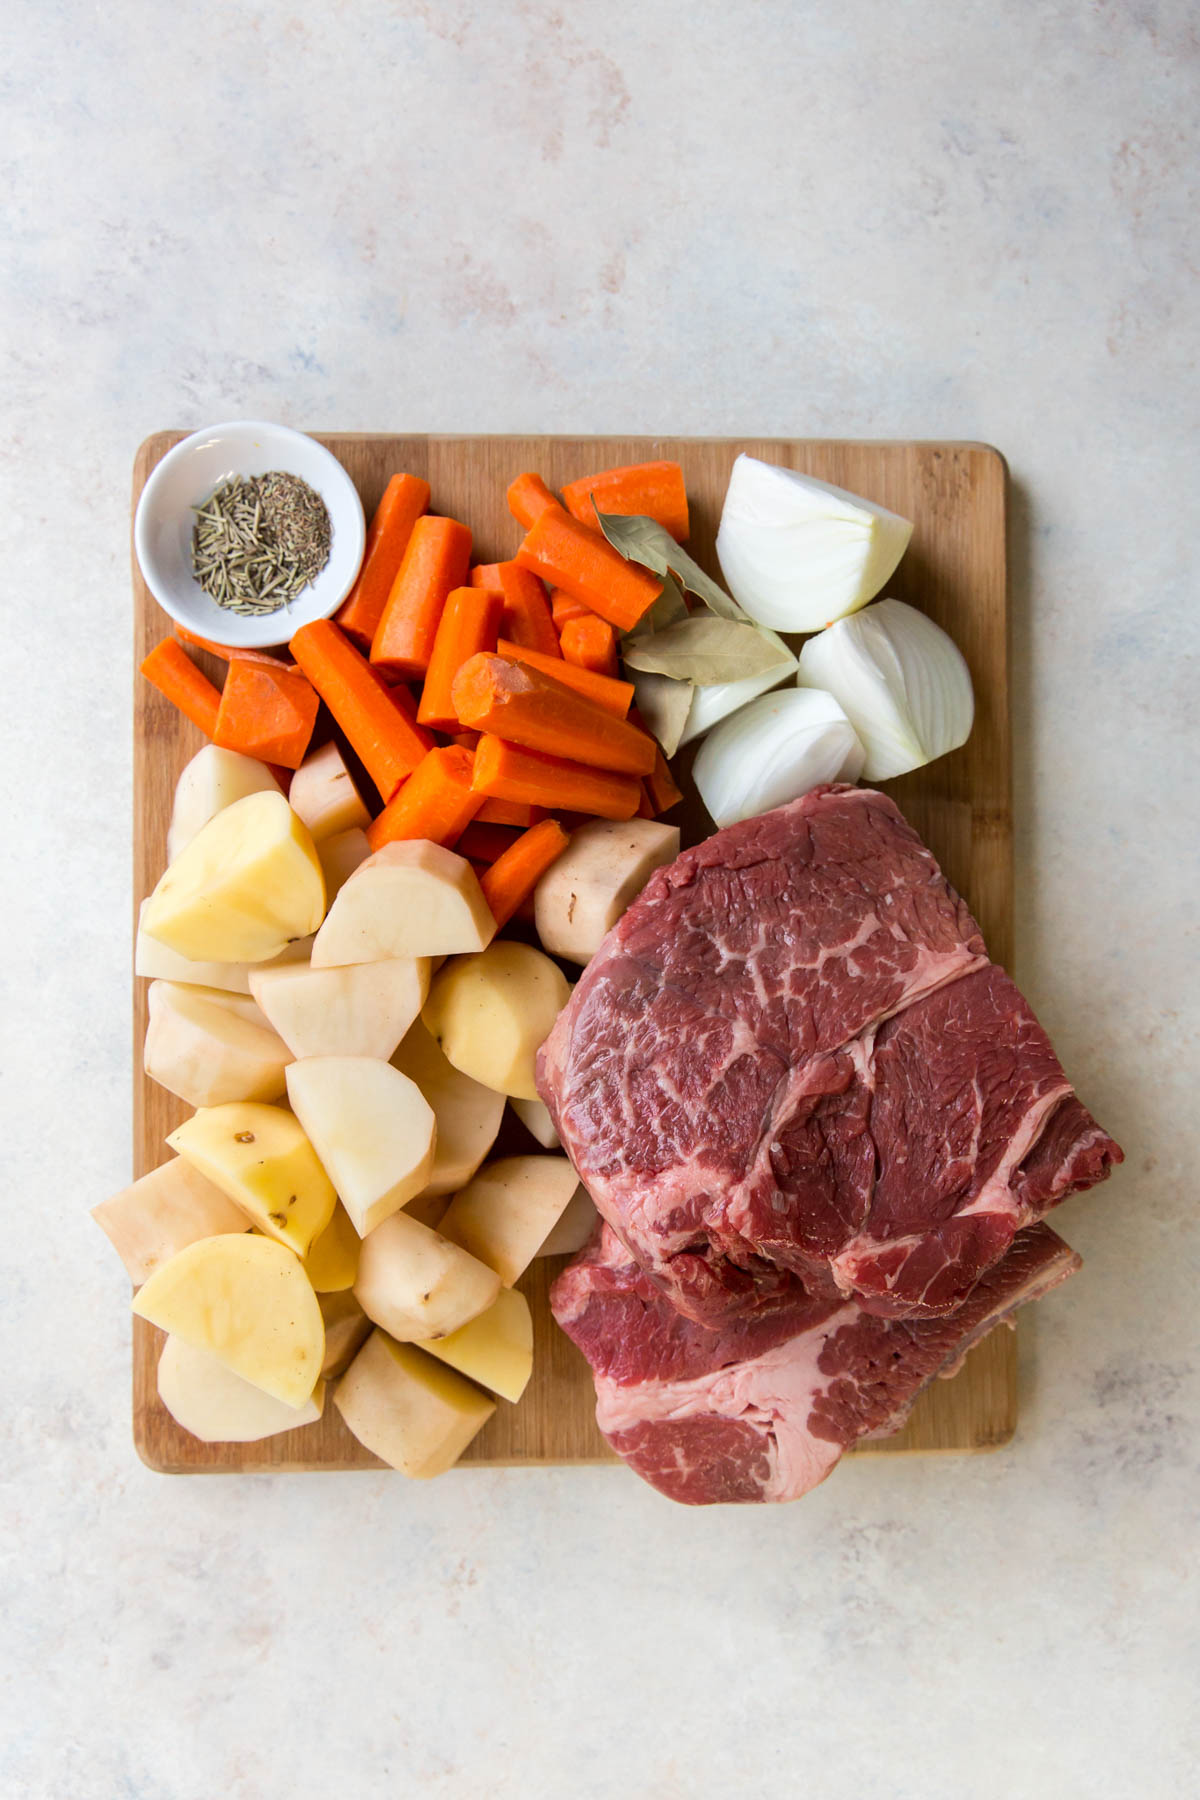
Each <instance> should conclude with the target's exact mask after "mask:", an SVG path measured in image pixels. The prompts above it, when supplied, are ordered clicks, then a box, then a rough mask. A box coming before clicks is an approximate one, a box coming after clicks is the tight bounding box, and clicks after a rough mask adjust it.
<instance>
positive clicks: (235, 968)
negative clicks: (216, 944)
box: [133, 899, 312, 994]
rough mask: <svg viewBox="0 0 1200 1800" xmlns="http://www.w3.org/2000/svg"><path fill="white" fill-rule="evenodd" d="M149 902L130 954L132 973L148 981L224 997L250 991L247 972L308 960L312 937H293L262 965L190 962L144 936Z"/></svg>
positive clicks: (143, 903) (143, 907) (141, 912)
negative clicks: (218, 991)
mask: <svg viewBox="0 0 1200 1800" xmlns="http://www.w3.org/2000/svg"><path fill="white" fill-rule="evenodd" d="M149 904H150V902H149V900H148V899H146V900H143V901H142V905H141V911H140V914H139V917H138V933H137V940H136V943H135V945H134V952H133V972H134V974H135V975H145V976H147V977H148V979H149V980H151V981H182V982H186V984H187V985H188V986H189V987H204V988H220V989H222V991H223V992H225V993H228V994H248V993H249V992H250V970H251V968H254V969H255V970H258V969H277V968H281V967H282V966H283V965H284V964H286V963H293V962H304V963H306V962H307V961H308V955H309V951H310V950H311V949H312V938H311V937H302V938H294V939H293V940H292V942H291V943H290V944H289V945H288V946H287V948H286V949H285V950H281V951H280V953H279V955H278V956H274V957H272V958H271V960H270V962H265V963H219V962H190V961H189V960H188V958H187V957H186V956H179V955H177V954H176V952H175V951H174V950H168V949H167V946H166V945H165V944H160V943H159V941H158V939H157V938H152V937H147V936H146V933H145V931H144V930H143V928H142V920H143V919H144V917H145V914H146V908H147V907H148V906H149Z"/></svg>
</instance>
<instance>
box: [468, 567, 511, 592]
mask: <svg viewBox="0 0 1200 1800" xmlns="http://www.w3.org/2000/svg"><path fill="white" fill-rule="evenodd" d="M502 566H503V565H502V564H500V563H476V564H475V567H474V568H473V569H472V570H471V576H470V581H469V583H468V585H469V586H470V587H473V588H485V589H486V590H487V592H488V593H489V594H498V593H499V592H500V570H501V568H502Z"/></svg>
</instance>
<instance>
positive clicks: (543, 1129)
mask: <svg viewBox="0 0 1200 1800" xmlns="http://www.w3.org/2000/svg"><path fill="white" fill-rule="evenodd" d="M508 1104H509V1105H510V1106H511V1107H512V1109H513V1111H514V1112H515V1113H516V1115H517V1117H518V1119H520V1121H521V1123H522V1125H523V1126H524V1127H525V1129H526V1131H527V1132H528V1133H529V1135H530V1137H532V1138H536V1139H537V1141H538V1143H539V1144H540V1145H541V1146H542V1149H543V1150H557V1149H558V1148H559V1147H560V1145H561V1143H562V1139H561V1138H560V1137H559V1135H558V1133H557V1131H555V1129H554V1120H553V1119H552V1118H551V1117H550V1108H549V1107H548V1106H547V1105H546V1103H545V1101H543V1100H510V1101H509V1103H508Z"/></svg>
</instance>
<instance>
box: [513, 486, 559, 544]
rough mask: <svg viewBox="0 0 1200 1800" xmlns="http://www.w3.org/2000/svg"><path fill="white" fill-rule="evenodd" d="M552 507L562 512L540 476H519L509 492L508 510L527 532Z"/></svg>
mask: <svg viewBox="0 0 1200 1800" xmlns="http://www.w3.org/2000/svg"><path fill="white" fill-rule="evenodd" d="M551 506H553V507H554V508H555V510H556V511H558V512H561V511H562V507H561V505H560V504H559V501H558V500H557V499H556V498H555V496H554V495H553V494H552V493H551V492H550V489H549V488H548V487H547V486H546V484H545V482H544V481H543V480H542V478H541V476H540V475H518V476H517V479H516V480H515V481H514V482H513V483H512V485H511V486H510V488H509V490H508V510H509V512H510V513H511V514H512V516H513V518H514V519H515V520H516V521H517V524H518V525H523V526H524V527H525V529H526V531H528V530H529V527H530V526H531V525H532V524H533V521H534V520H535V519H537V518H540V517H541V515H542V514H543V513H544V512H545V511H546V510H547V508H548V507H551Z"/></svg>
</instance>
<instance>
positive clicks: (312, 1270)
mask: <svg viewBox="0 0 1200 1800" xmlns="http://www.w3.org/2000/svg"><path fill="white" fill-rule="evenodd" d="M361 1242H362V1240H361V1238H360V1237H359V1235H358V1233H357V1231H355V1229H354V1226H353V1224H352V1223H351V1220H350V1215H349V1213H348V1212H347V1211H346V1209H345V1207H344V1206H342V1205H341V1204H340V1203H339V1204H338V1205H337V1206H335V1207H334V1209H333V1217H332V1219H330V1221H329V1223H328V1225H327V1226H326V1227H325V1229H324V1231H323V1232H322V1233H321V1234H320V1236H319V1237H315V1238H314V1239H313V1241H312V1247H311V1249H310V1250H309V1252H308V1255H307V1256H306V1257H305V1258H304V1273H305V1274H306V1275H307V1276H308V1279H309V1280H310V1281H311V1282H312V1284H313V1289H314V1292H316V1293H318V1294H339V1293H341V1292H342V1291H343V1290H344V1289H345V1288H352V1287H353V1286H354V1278H355V1276H356V1275H357V1274H358V1251H359V1246H360V1244H361Z"/></svg>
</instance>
